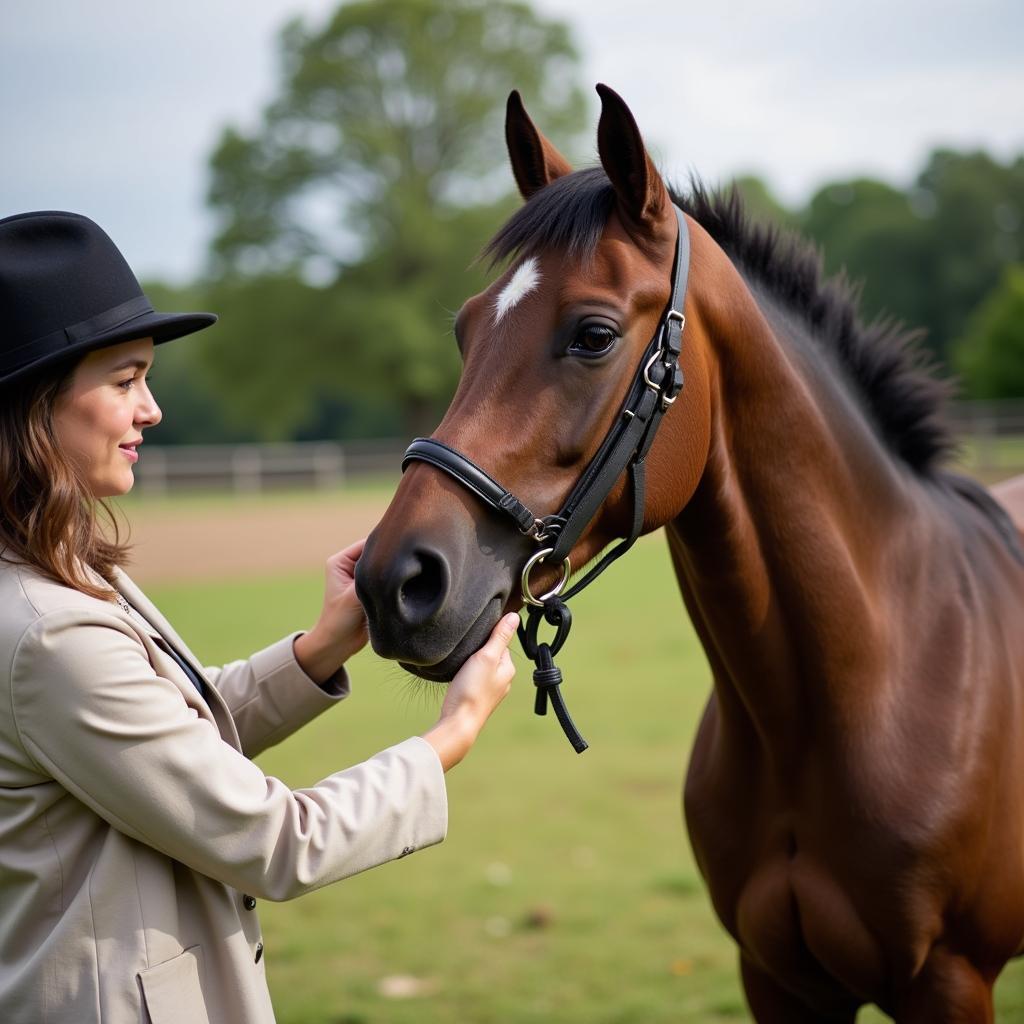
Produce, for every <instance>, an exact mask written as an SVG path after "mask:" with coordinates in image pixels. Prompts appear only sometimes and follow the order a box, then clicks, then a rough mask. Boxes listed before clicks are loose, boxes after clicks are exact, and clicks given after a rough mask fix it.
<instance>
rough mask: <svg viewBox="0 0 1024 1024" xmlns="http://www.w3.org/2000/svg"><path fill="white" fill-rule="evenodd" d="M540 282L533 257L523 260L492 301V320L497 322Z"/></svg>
mask: <svg viewBox="0 0 1024 1024" xmlns="http://www.w3.org/2000/svg"><path fill="white" fill-rule="evenodd" d="M539 284H540V271H539V270H538V269H537V260H536V259H535V258H534V257H532V256H531V257H530V259H528V260H525V261H524V262H523V263H521V264H520V265H519V267H518V268H517V269H516V272H515V273H514V274H513V275H512V279H511V280H510V281H509V283H508V284H507V285H505V287H504V288H502V289H501V292H500V294H499V295H498V297H497V299H495V302H494V322H495V323H497V322H498V321H499V320H500V319H501V318H502V317H503V316H504V315H505V314H506V313H507V312H508V311H509V310H510V309H511V308H512V307H513V306H515V305H516V304H517V303H518V302H520V301H521V300H522V299H523V298H524V297H525V296H527V295H529V294H530V292H532V291H533V289H534V288H536V287H537V285H539Z"/></svg>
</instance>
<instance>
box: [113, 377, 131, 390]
mask: <svg viewBox="0 0 1024 1024" xmlns="http://www.w3.org/2000/svg"><path fill="white" fill-rule="evenodd" d="M117 386H118V387H119V388H124V389H125V391H127V390H128V389H129V388H132V387H134V386H135V378H134V377H129V378H128V379H127V380H123V381H121V382H120V383H119V384H118V385H117Z"/></svg>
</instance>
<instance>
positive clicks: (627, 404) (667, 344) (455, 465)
mask: <svg viewBox="0 0 1024 1024" xmlns="http://www.w3.org/2000/svg"><path fill="white" fill-rule="evenodd" d="M674 209H675V213H676V219H677V221H678V222H679V235H678V238H677V241H676V257H675V265H674V267H673V272H672V294H671V296H670V297H669V302H668V306H667V307H666V309H665V312H664V313H663V314H662V317H661V320H660V321H659V323H658V327H657V329H656V330H655V332H654V337H653V338H652V339H651V340H650V342H649V343H648V345H647V347H646V349H645V350H644V354H643V357H642V359H641V361H640V365H639V367H638V368H637V371H636V373H635V374H634V376H633V381H632V383H631V384H630V387H629V391H628V392H627V393H626V398H625V400H624V401H623V403H622V407H621V409H620V410H619V414H618V416H617V417H616V419H615V423H614V424H613V426H612V427H611V429H610V430H609V431H608V434H607V435H606V436H605V439H604V441H603V442H602V443H601V447H600V448H599V449H598V450H597V454H596V455H595V456H594V457H593V459H591V460H590V463H589V464H588V465H587V468H586V469H585V470H584V471H583V475H582V476H581V477H580V479H579V480H578V481H577V482H576V486H575V487H573V489H572V492H571V493H570V494H569V497H568V498H567V499H566V501H565V504H564V505H563V506H562V507H561V508H560V509H559V510H558V512H556V513H555V514H553V515H545V516H537V515H535V514H534V513H533V512H532V511H531V510H530V509H529V508H528V507H527V506H526V505H525V504H524V503H523V502H522V501H521V500H520V499H519V498H517V497H516V496H515V495H514V494H513V493H512V492H511V491H509V490H506V488H504V487H502V485H501V484H500V483H498V481H497V480H495V479H494V478H493V477H491V476H489V475H488V474H487V473H485V472H484V470H482V469H481V468H480V467H479V466H478V465H477V464H476V463H475V462H473V460H472V459H470V458H469V457H468V456H466V455H463V454H462V453H461V452H459V451H456V450H455V449H454V448H451V447H449V446H448V445H446V444H444V442H442V441H437V440H435V439H434V438H431V437H418V438H416V440H415V441H413V442H412V444H410V445H409V447H408V448H407V449H406V452H405V456H404V457H403V459H402V471H403V472H404V471H405V469H406V467H407V466H408V465H409V463H410V462H414V461H418V462H427V463H429V464H430V465H432V466H435V467H437V468H438V469H440V470H442V471H443V472H445V473H447V474H448V475H449V476H451V477H453V478H454V479H455V480H457V481H458V482H459V483H460V484H462V485H463V486H464V487H466V488H468V489H469V490H470V491H472V492H473V493H474V494H475V495H476V496H477V497H478V498H480V500H481V501H483V502H484V504H485V505H488V506H489V507H490V508H492V509H494V510H495V511H497V512H499V513H501V514H502V515H505V516H508V517H509V518H510V519H511V520H512V521H513V522H514V523H515V525H516V528H517V529H518V530H519V532H520V533H522V534H524V535H526V536H527V537H531V538H532V539H533V540H535V541H536V542H537V544H538V550H537V551H536V552H534V554H533V555H532V556H531V557H530V558H529V559H528V560H527V562H526V564H525V566H524V568H523V574H522V590H523V600H524V601H525V602H526V604H527V605H528V606H529V607H528V610H527V622H526V625H525V626H523V625H520V627H519V639H520V641H521V642H522V645H523V650H524V651H525V652H526V656H527V657H528V658H529V659H530V660H531V661H533V662H534V664H535V665H536V670H535V671H534V673H533V681H534V683H535V684H536V686H537V700H536V703H535V711H536V713H537V714H538V715H543V714H545V713H546V712H547V701H548V697H549V695H550V698H551V702H552V704H553V705H554V708H555V715H556V716H557V718H558V721H559V723H560V724H561V726H562V729H563V730H564V732H565V734H566V736H567V737H568V738H569V740H570V742H571V743H572V745H573V747H574V748H575V750H576V752H577V753H582V752H583V751H584V750H586V749H587V742H586V740H584V739H583V737H582V736H581V735H580V734H579V731H578V730H577V728H576V726H575V724H574V723H573V720H572V718H571V717H570V716H569V712H568V711H567V709H566V707H565V701H564V700H563V698H562V694H561V690H560V689H559V686H560V684H561V682H562V674H561V672H560V671H559V670H558V668H557V667H556V666H555V664H554V661H553V657H554V655H556V654H557V653H558V652H559V650H560V649H561V647H562V645H563V644H564V643H565V640H566V637H567V636H568V635H569V629H570V627H571V625H572V615H571V614H570V612H569V608H568V606H567V605H566V603H565V602H566V601H568V600H569V599H570V598H572V597H574V596H575V595H576V594H578V593H579V592H580V591H581V590H583V588H584V587H586V586H588V585H589V584H591V583H592V582H593V581H594V580H595V579H597V577H598V576H600V575H601V573H602V572H604V570H605V569H607V568H608V566H609V565H611V563H612V562H614V561H615V560H616V559H617V558H619V557H620V556H622V555H624V554H625V553H626V552H627V551H628V550H629V548H630V547H632V546H633V544H634V542H635V541H636V539H637V537H639V536H640V530H641V527H642V526H643V518H644V491H645V478H644V459H645V458H646V456H647V452H648V451H649V450H650V447H651V444H652V443H653V442H654V436H655V433H656V432H657V430H658V425H659V424H660V422H661V419H662V417H663V416H664V415H665V413H666V412H667V411H668V408H669V406H670V405H671V404H672V403H673V402H674V401H675V400H676V398H677V397H678V395H679V392H680V391H681V390H682V387H683V371H682V367H681V366H680V365H679V353H680V351H681V350H682V336H683V326H684V324H685V322H686V318H685V317H684V316H683V303H684V300H685V298H686V280H687V276H688V273H689V268H690V234H689V230H688V228H687V225H686V218H685V216H684V215H683V213H682V211H681V210H680V209H679V208H678V207H674ZM626 469H628V470H629V474H630V479H631V481H632V487H633V521H632V525H631V527H630V531H629V536H628V537H626V538H625V539H624V540H622V541H620V542H619V543H618V544H617V545H616V546H615V547H614V548H612V550H611V551H609V552H608V553H607V554H605V555H604V556H603V557H602V558H601V559H600V561H598V562H597V564H596V565H594V566H593V568H591V569H590V570H589V571H588V572H587V573H586V574H585V575H584V576H583V578H582V579H580V580H578V581H577V582H576V583H575V584H573V586H572V587H570V588H569V590H567V591H565V592H564V593H563V590H564V588H565V584H566V583H567V582H568V579H569V574H570V572H571V566H570V564H569V552H570V551H572V549H573V546H574V545H575V544H576V541H578V540H579V538H580V536H581V535H582V534H583V532H584V530H586V528H587V526H588V525H589V524H590V522H591V520H592V519H593V518H594V516H595V515H596V514H597V511H598V509H599V508H600V507H601V505H602V504H603V503H604V501H605V499H606V498H607V497H608V495H609V494H610V493H611V491H612V488H613V487H614V486H615V484H616V482H617V481H618V479H619V477H621V476H622V473H623V472H624V471H625V470H626ZM546 561H550V562H551V563H561V564H562V579H561V581H560V582H559V583H558V585H557V586H556V587H555V588H554V589H553V590H551V591H549V592H548V593H546V594H542V595H541V596H540V597H535V596H534V595H533V593H532V592H531V590H530V572H531V571H532V569H533V567H534V566H535V565H537V564H538V563H539V562H546ZM542 618H543V619H544V620H545V621H546V622H548V623H549V624H550V625H552V626H554V627H555V636H554V639H553V640H552V642H551V643H550V644H546V643H540V642H539V641H538V638H537V630H538V628H539V626H540V620H541V619H542Z"/></svg>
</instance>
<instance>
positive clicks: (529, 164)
mask: <svg viewBox="0 0 1024 1024" xmlns="http://www.w3.org/2000/svg"><path fill="white" fill-rule="evenodd" d="M505 142H506V144H507V145H508V155H509V159H510V160H511V162H512V174H513V175H514V176H515V179H516V184H517V185H518V186H519V193H520V195H522V197H523V198H524V199H529V198H530V196H532V195H533V194H534V192H537V191H538V190H539V189H542V188H543V187H544V186H545V185H549V184H550V183H551V182H553V181H554V180H555V178H561V177H562V175H564V174H570V173H571V172H572V167H571V166H570V165H569V161H568V160H566V159H565V157H564V156H562V154H561V153H559V152H558V150H557V149H555V147H554V146H552V145H551V143H550V142H548V140H547V139H546V138H544V136H543V135H541V133H540V132H539V131H538V130H537V128H536V126H535V125H534V123H533V121H531V120H530V115H529V114H527V113H526V108H525V107H524V106H523V100H522V97H521V96H520V95H519V92H518V90H516V89H513V90H512V92H511V93H509V97H508V103H507V105H506V107H505Z"/></svg>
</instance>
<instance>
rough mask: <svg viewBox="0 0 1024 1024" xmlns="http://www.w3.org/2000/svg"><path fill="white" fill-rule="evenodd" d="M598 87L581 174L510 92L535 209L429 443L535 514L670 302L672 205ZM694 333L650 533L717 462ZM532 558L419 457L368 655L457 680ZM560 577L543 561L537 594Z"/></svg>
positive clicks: (594, 429) (517, 153)
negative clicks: (590, 146)
mask: <svg viewBox="0 0 1024 1024" xmlns="http://www.w3.org/2000/svg"><path fill="white" fill-rule="evenodd" d="M598 91H599V93H600V95H601V100H602V113H601V119H600V124H599V127H598V150H599V153H600V159H601V166H600V167H595V168H592V169H588V170H584V171H579V172H573V171H572V169H571V168H570V166H569V164H568V163H567V162H566V160H565V159H564V158H563V157H562V156H561V155H560V154H559V153H558V151H557V150H556V149H555V148H554V147H553V146H552V145H551V143H550V142H548V140H547V139H546V138H544V136H543V135H541V134H540V132H539V131H538V130H537V129H536V128H535V127H534V125H533V123H532V121H531V120H530V118H529V117H528V115H527V114H526V111H525V110H524V109H523V106H522V103H521V101H520V98H519V95H518V93H513V94H512V95H511V96H510V97H509V102H508V112H507V120H506V138H507V141H508V149H509V156H510V158H511V163H512V170H513V173H514V175H515V179H516V183H517V184H518V186H519V190H520V192H521V193H522V195H523V197H524V199H525V200H526V203H525V205H524V206H523V207H522V208H521V209H520V210H519V211H518V212H517V213H516V214H515V215H514V216H513V217H512V218H511V219H510V220H509V222H508V223H507V224H506V225H505V226H504V227H503V228H502V229H501V231H499V233H498V234H497V235H496V236H495V238H494V239H493V240H492V242H491V244H490V246H489V248H488V253H489V254H490V255H491V256H492V257H494V258H495V259H497V260H507V261H508V266H507V269H506V270H505V272H504V273H503V274H501V276H500V277H499V278H498V279H497V280H496V281H495V282H494V283H493V284H492V285H491V286H490V287H488V288H487V289H486V290H485V291H483V292H481V293H480V294H479V295H475V296H473V297H472V298H470V299H468V300H467V301H466V303H465V304H464V305H463V307H462V309H461V310H460V312H459V314H458V317H457V318H456V321H455V337H456V340H457V342H458V345H459V349H460V351H461V353H462V357H463V362H464V368H463V372H462V378H461V380H460V382H459V387H458V390H457V391H456V394H455V397H454V399H453V401H452V403H451V406H450V407H449V409H448V411H447V413H446V414H445V416H444V419H443V420H442V422H441V424H440V426H439V427H438V429H437V430H436V431H435V434H434V437H435V438H436V439H437V440H439V441H443V442H445V443H446V444H448V445H450V446H451V447H452V448H455V449H458V451H460V452H462V453H464V454H465V455H467V456H468V457H469V458H470V459H472V460H473V462H474V463H476V465H477V466H479V467H480V468H482V469H484V470H486V472H487V473H488V474H489V475H490V476H491V477H493V478H494V479H495V480H498V481H500V482H501V484H502V485H503V486H504V487H505V488H507V489H508V490H509V491H512V492H514V493H515V494H516V495H517V496H518V497H519V498H521V499H522V500H523V502H524V503H525V504H526V505H528V506H529V508H530V509H532V510H534V511H535V513H536V514H537V515H538V516H541V515H545V514H551V513H553V512H555V511H556V510H558V509H559V508H560V507H561V505H562V503H563V501H564V500H565V499H566V496H567V495H568V494H569V493H570V492H571V491H572V489H573V487H574V485H575V484H576V483H577V481H578V480H579V478H580V476H581V474H582V473H583V471H584V470H585V468H586V467H587V465H588V464H589V463H590V462H591V460H592V459H593V457H594V455H595V453H596V452H597V451H598V449H599V447H600V446H601V443H602V441H603V440H604V438H605V436H606V434H607V433H608V432H609V429H610V428H611V427H612V425H613V423H614V422H615V421H616V418H617V416H619V415H620V412H621V406H622V403H623V401H624V398H625V396H626V394H627V390H628V389H629V387H630V385H631V383H632V381H633V380H634V377H635V376H636V374H637V368H638V364H640V365H642V357H644V354H645V350H646V349H647V348H648V346H649V344H650V343H651V339H652V336H653V335H654V334H655V332H656V330H657V329H658V326H659V322H660V321H661V318H662V314H663V313H664V311H665V310H666V306H667V303H668V301H669V296H670V293H671V290H672V288H671V284H672V282H671V271H672V266H673V259H674V256H675V252H676V239H677V235H678V222H677V220H676V214H675V210H674V208H673V206H672V202H671V199H670V197H669V194H668V191H667V189H666V188H665V185H664V183H663V182H662V179H661V177H660V176H659V175H658V172H657V171H656V170H655V168H654V165H653V163H652V162H651V160H650V158H649V157H648V155H647V152H646V149H645V147H644V144H643V141H642V139H641V137H640V133H639V131H638V129H637V126H636V123H635V121H634V120H633V116H632V114H631V113H630V111H629V109H628V108H627V107H626V105H625V104H624V103H623V101H622V100H621V99H620V98H619V97H618V96H617V95H616V94H615V93H614V92H612V91H611V90H610V89H607V88H605V87H603V86H599V87H598ZM688 308H689V303H688ZM693 333H694V329H693V327H692V326H691V325H687V328H686V339H687V340H686V342H685V344H684V352H683V360H682V362H683V365H684V367H685V371H686V378H687V383H686V388H685V390H684V392H683V394H682V396H681V400H680V401H678V402H676V403H675V404H674V405H672V406H671V408H670V409H668V412H667V413H666V415H665V417H664V425H663V426H662V428H661V431H660V433H659V434H658V435H657V439H656V441H655V443H654V447H653V448H652V449H651V452H650V454H649V456H648V458H647V464H648V466H649V467H651V469H649V470H648V474H647V475H648V481H649V483H648V489H647V496H646V501H645V504H644V508H643V529H644V531H645V532H646V531H649V530H652V529H654V528H656V527H657V526H660V525H663V524H664V523H665V522H667V521H668V520H669V519H670V518H671V517H673V516H674V515H676V514H677V513H678V511H679V510H680V509H681V507H682V506H683V504H685V502H686V500H687V498H688V497H689V496H690V494H691V493H692V492H693V489H694V488H695V486H696V484H697V481H698V479H699V476H700V472H701V469H702V467H703V464H704V459H705V457H706V453H707V450H708V433H709V414H708V401H707V391H708V378H707V373H706V369H705V367H704V365H703V363H702V361H701V359H700V357H699V355H698V354H696V353H695V351H694V346H693V345H691V340H690V339H691V335H692V334H693ZM672 451H674V455H673V457H672V459H671V467H670V466H669V461H670V460H669V459H668V458H667V456H668V454H669V452H672ZM659 467H660V468H659ZM629 491H630V488H629V487H628V485H627V482H626V478H625V475H623V476H622V478H621V479H619V480H617V481H616V483H615V486H614V487H613V488H612V490H611V491H610V493H609V494H608V497H607V499H606V500H605V501H604V502H603V504H602V505H601V507H600V508H599V510H598V511H597V513H596V515H595V517H594V518H593V520H592V521H591V522H590V524H589V526H588V527H587V528H586V529H585V530H584V531H583V533H582V534H581V536H580V537H579V539H578V541H577V542H576V543H575V545H574V547H573V548H572V550H571V552H570V558H571V563H572V565H573V566H574V567H579V566H581V565H583V564H584V563H585V562H587V561H589V560H590V559H592V558H593V557H594V556H595V555H596V554H597V553H598V552H599V551H601V550H602V548H604V547H605V546H606V545H607V544H608V543H610V542H611V541H612V540H614V539H615V538H616V537H622V536H625V535H626V534H628V533H629V531H630V525H631V520H632V516H633V508H632V504H631V501H630V493H629ZM536 550H537V545H536V544H535V543H534V541H533V540H531V539H530V538H529V537H528V536H524V535H523V534H522V533H520V532H519V531H517V530H516V529H515V526H514V524H513V523H512V522H511V521H510V520H509V519H508V518H507V517H504V516H502V515H500V514H499V513H497V512H496V511H495V510H494V509H492V508H490V507H488V506H487V505H486V504H485V503H484V502H482V501H480V500H479V499H478V498H477V497H476V496H475V495H474V494H473V493H471V491H470V490H468V489H467V488H466V487H464V486H461V485H460V484H459V483H458V482H457V481H456V480H453V479H452V478H451V477H450V476H448V475H446V474H445V473H443V472H440V471H439V470H438V469H437V468H436V467H435V466H432V465H430V464H428V463H425V462H422V461H415V462H412V463H410V464H409V466H408V469H407V471H406V473H405V475H404V477H403V479H402V482H401V484H400V486H399V488H398V490H397V492H396V494H395V497H394V499H393V501H392V502H391V505H390V507H389V508H388V510H387V512H386V513H385V515H384V517H383V519H382V520H381V522H380V524H379V525H378V526H377V528H376V530H374V532H373V533H372V534H371V536H370V539H369V542H368V544H367V546H366V550H365V552H364V554H363V556H362V558H361V559H360V560H359V564H358V569H357V573H356V583H357V587H358V592H359V596H360V599H361V600H362V602H363V605H364V607H365V609H366V614H367V618H368V620H369V628H370V639H371V642H372V645H373V648H374V650H375V651H376V652H377V653H378V654H380V655H382V656H384V657H387V658H395V659H398V660H399V661H401V662H402V663H403V665H404V666H405V667H406V668H408V669H410V670H411V671H413V672H415V673H416V674H418V675H420V676H423V677H424V678H427V679H436V680H445V679H450V678H451V676H452V675H453V674H454V673H455V672H456V671H457V670H458V668H459V667H460V666H461V665H462V663H463V662H464V661H465V659H466V658H467V657H468V656H469V655H470V654H472V653H473V652H474V651H475V650H477V648H479V647H480V645H481V644H482V643H483V642H484V640H485V639H486V638H487V636H488V634H489V632H490V630H491V629H492V627H493V626H494V624H495V623H496V622H497V620H498V618H499V616H500V615H501V614H502V613H503V612H504V611H507V610H515V609H517V608H518V607H519V606H520V604H521V601H522V598H521V596H520V576H521V573H522V570H523V567H524V564H525V563H526V561H527V560H528V559H529V558H530V556H531V554H533V553H534V552H535V551H536ZM560 571H561V567H552V566H549V565H546V564H543V563H541V564H540V565H538V566H537V567H536V569H535V570H534V574H533V577H532V584H533V587H534V592H535V593H539V592H540V590H541V589H542V588H544V587H545V586H550V585H552V584H553V583H554V582H555V581H556V580H557V579H558V577H559V574H560Z"/></svg>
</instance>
